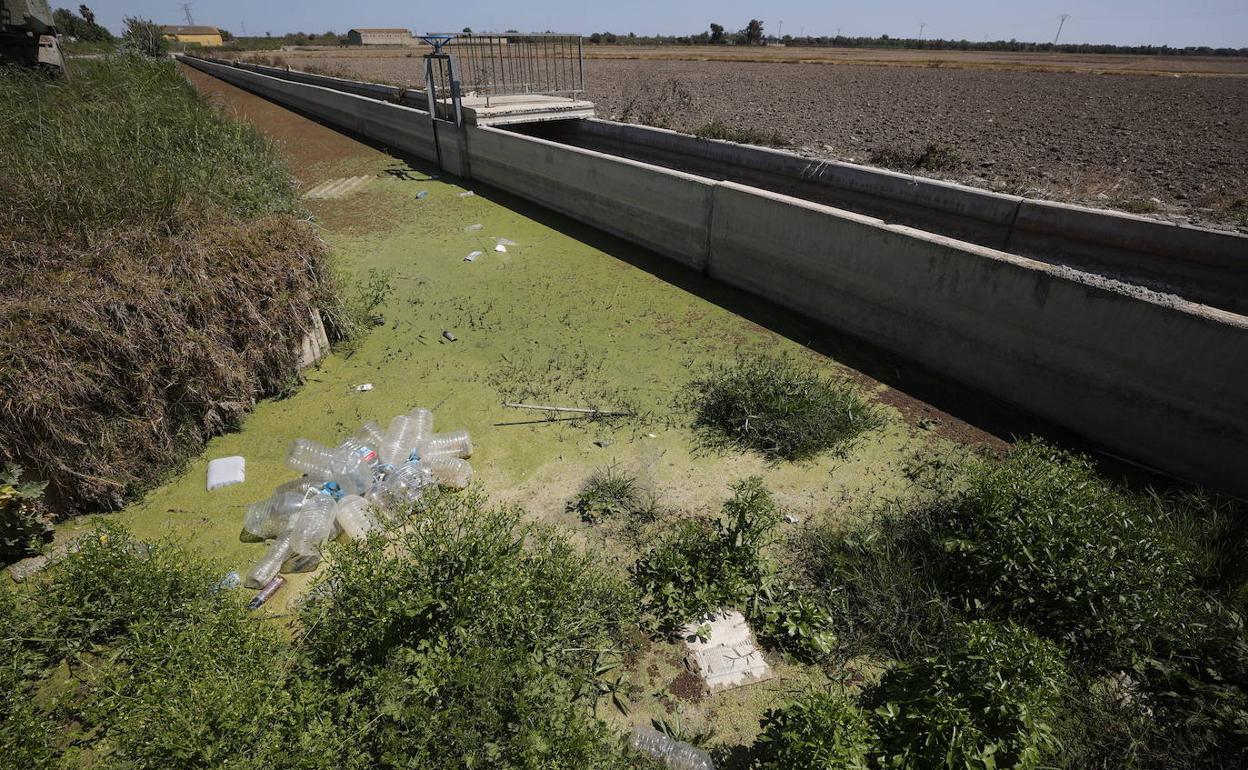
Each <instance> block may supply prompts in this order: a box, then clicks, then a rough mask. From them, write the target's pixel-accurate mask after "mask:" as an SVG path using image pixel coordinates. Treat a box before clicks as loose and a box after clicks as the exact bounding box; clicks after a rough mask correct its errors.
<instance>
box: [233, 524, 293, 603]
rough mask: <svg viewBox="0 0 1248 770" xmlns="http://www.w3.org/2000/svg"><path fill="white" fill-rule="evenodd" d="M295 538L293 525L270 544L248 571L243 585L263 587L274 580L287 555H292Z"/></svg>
mask: <svg viewBox="0 0 1248 770" xmlns="http://www.w3.org/2000/svg"><path fill="white" fill-rule="evenodd" d="M294 539H295V533H294V529H293V527H288V528H287V529H286V531H285V532H283V533H282V534H280V535H278V536H277V539H276V540H274V541H273V542H272V543H271V544H270V545H269V549H268V550H267V551H265V552H264V556H262V557H260V561H258V562H256V563H255V565H253V566H252V568H251V570H250V571H249V572H248V573H247V577H246V578H245V579H244V580H243V585H244V586H246V587H248V588H263V587H264V586H265V585H266V584H267V583H268V582H269V581H270V580H272V579H273V578H274V577H275V576H276V575H277V573H278V572H280V571H281V569H282V564H283V563H284V562H285V561H286V557H288V556H289V555H290V544H291V543H292V542H293V541H294Z"/></svg>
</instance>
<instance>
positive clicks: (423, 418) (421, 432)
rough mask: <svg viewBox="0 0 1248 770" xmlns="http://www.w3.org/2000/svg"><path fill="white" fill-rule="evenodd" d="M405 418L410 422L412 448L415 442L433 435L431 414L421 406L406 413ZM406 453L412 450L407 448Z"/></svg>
mask: <svg viewBox="0 0 1248 770" xmlns="http://www.w3.org/2000/svg"><path fill="white" fill-rule="evenodd" d="M407 416H408V418H409V419H411V421H412V438H413V439H414V441H413V442H412V446H413V447H415V446H416V444H415V442H416V441H424V440H425V439H427V438H429V437H430V436H432V435H433V412H431V411H429V410H428V409H425V408H424V407H423V406H418V407H416V408H415V409H413V410H412V411H410V412H408V413H407ZM407 451H409V452H410V451H412V450H411V449H410V448H409V449H408V450H407Z"/></svg>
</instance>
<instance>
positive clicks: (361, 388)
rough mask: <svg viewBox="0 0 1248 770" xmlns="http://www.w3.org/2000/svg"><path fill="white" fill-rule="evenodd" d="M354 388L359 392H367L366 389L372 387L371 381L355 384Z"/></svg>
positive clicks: (368, 389)
mask: <svg viewBox="0 0 1248 770" xmlns="http://www.w3.org/2000/svg"><path fill="white" fill-rule="evenodd" d="M355 389H356V390H357V391H358V392H360V393H367V392H368V391H370V390H372V389H373V383H371V382H366V383H364V384H362V385H356V386H355Z"/></svg>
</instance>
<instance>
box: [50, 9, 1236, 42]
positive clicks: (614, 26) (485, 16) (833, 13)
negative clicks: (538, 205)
mask: <svg viewBox="0 0 1248 770" xmlns="http://www.w3.org/2000/svg"><path fill="white" fill-rule="evenodd" d="M51 4H52V5H53V6H54V7H56V6H60V5H64V6H66V7H75V5H76V4H71V3H67V2H64V0H62V2H57V1H56V0H53V2H52V3H51ZM88 5H90V6H91V8H92V10H94V11H95V14H96V17H97V20H98V21H99V22H100V23H102V24H104V25H105V26H107V27H109V28H110V29H112V30H114V31H119V30H120V29H121V26H122V19H123V18H124V17H125V16H131V15H138V16H143V17H146V18H150V19H152V20H153V21H156V22H159V23H162V24H183V23H185V17H184V14H183V12H182V8H181V5H182V2H181V0H96V1H95V2H90V0H88ZM191 12H192V14H193V16H194V19H195V23H197V24H210V25H213V26H217V27H221V28H223V29H228V30H230V31H231V32H233V33H234V34H236V35H237V34H248V35H263V34H264V33H266V32H272V33H273V34H275V35H277V34H281V33H284V32H296V31H303V32H317V33H320V32H324V31H326V30H331V29H332V30H335V31H337V32H339V33H345V32H346V30H348V29H350V28H351V27H407V28H409V29H412V30H413V31H416V32H438V31H448V30H459V29H462V28H463V27H465V26H468V27H472V28H473V29H474V30H477V31H487V30H488V31H496V30H505V29H518V30H521V31H524V32H535V31H546V30H550V31H553V32H572V33H578V32H579V33H582V34H589V33H591V32H606V31H610V32H615V33H617V34H627V33H628V32H636V33H637V34H639V35H652V34H665V35H667V34H673V35H674V34H681V35H683V34H694V33H697V32H700V31H702V30H705V29H706V28H707V27H708V26H709V25H710V23H711V22H717V23H719V24H722V25H723V26H724V27H725V28H726V29H728V30H737V29H740V28H742V27H744V26H745V23H746V22H747V21H748V20H749V19H750V18H760V17H761V18H762V19H763V21H764V22H765V28H766V30H767V32H768V33H769V34H779V33H780V32H781V29H782V30H783V33H784V34H791V35H801V34H807V35H835V34H837V33H838V31H839V33H840V34H843V35H866V36H877V35H882V34H887V35H890V36H893V37H918V36H919V34H920V25H926V26H924V27H923V28H922V34H923V36H924V37H928V38H932V37H943V38H954V39H962V38H965V39H968V40H983V39H988V40H1009V39H1011V38H1016V39H1018V40H1027V41H1051V40H1052V39H1053V36H1054V35H1055V34H1056V33H1057V28H1058V17H1059V16H1060V15H1061V14H1070V18H1069V19H1068V20H1067V21H1066V23H1065V26H1064V27H1063V29H1062V35H1061V40H1062V42H1071V43H1114V44H1118V45H1141V44H1153V45H1162V44H1167V45H1172V46H1188V45H1209V46H1214V47H1232V48H1243V47H1248V0H1184V1H1175V0H1171V1H1169V2H1164V1H1163V0H1095V1H1089V0H1082V1H1080V0H1037V1H1036V2H1026V3H1022V2H1002V1H1001V0H995V1H994V0H947V1H946V2H944V3H932V2H923V1H922V0H898V1H896V2H869V1H868V2H857V3H836V2H829V1H828V0H767V2H759V0H753V2H748V1H747V0H715V1H714V2H711V1H710V0H685V2H671V0H662V1H658V0H632V2H615V3H592V2H586V1H585V0H455V1H454V2H441V3H439V2H419V3H417V2H412V0H355V2H342V0H192V3H191ZM781 22H783V24H781Z"/></svg>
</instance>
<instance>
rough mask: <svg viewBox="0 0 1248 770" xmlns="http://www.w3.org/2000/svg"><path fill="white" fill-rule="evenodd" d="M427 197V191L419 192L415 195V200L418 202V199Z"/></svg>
mask: <svg viewBox="0 0 1248 770" xmlns="http://www.w3.org/2000/svg"><path fill="white" fill-rule="evenodd" d="M427 197H429V191H428V190H421V191H420V192H418V193H416V199H417V200H420V199H422V198H427Z"/></svg>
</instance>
